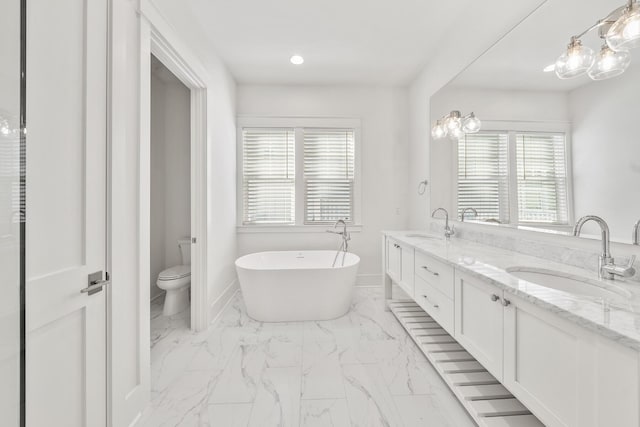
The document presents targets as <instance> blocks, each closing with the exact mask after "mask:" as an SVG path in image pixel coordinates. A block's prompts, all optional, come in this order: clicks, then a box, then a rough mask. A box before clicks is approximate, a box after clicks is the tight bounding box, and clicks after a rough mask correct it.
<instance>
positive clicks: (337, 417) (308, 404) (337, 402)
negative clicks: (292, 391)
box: [300, 399, 351, 427]
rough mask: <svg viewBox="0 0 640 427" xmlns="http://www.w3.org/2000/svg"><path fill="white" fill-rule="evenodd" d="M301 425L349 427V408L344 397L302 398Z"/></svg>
mask: <svg viewBox="0 0 640 427" xmlns="http://www.w3.org/2000/svg"><path fill="white" fill-rule="evenodd" d="M300 426H301V427H329V426H331V427H349V426H351V420H350V419H349V408H348V407H347V401H346V399H318V400H302V401H301V405H300Z"/></svg>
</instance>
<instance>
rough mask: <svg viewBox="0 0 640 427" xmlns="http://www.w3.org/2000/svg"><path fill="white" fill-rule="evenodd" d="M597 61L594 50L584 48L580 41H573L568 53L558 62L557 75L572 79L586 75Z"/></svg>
mask: <svg viewBox="0 0 640 427" xmlns="http://www.w3.org/2000/svg"><path fill="white" fill-rule="evenodd" d="M594 61H595V53H594V52H593V49H591V48H589V47H587V46H582V42H581V41H580V40H577V39H576V40H572V41H571V43H570V44H569V46H568V48H567V51H566V52H565V53H563V54H562V55H560V58H558V60H557V61H556V75H557V76H558V77H560V78H561V79H570V78H573V77H578V76H580V75H582V74H584V73H586V72H587V71H588V70H589V68H591V66H592V65H593V62H594Z"/></svg>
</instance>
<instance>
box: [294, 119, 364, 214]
mask: <svg viewBox="0 0 640 427" xmlns="http://www.w3.org/2000/svg"><path fill="white" fill-rule="evenodd" d="M303 133H304V195H305V199H304V200H305V214H304V222H305V224H318V223H320V224H323V223H329V222H335V221H336V220H339V219H343V220H345V221H346V222H351V221H352V219H353V177H354V168H355V162H354V157H355V153H354V145H355V144H354V135H353V130H352V129H304V130H303Z"/></svg>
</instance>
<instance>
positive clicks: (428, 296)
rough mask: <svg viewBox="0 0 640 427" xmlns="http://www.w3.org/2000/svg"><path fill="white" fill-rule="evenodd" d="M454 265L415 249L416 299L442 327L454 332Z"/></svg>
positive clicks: (451, 332)
mask: <svg viewBox="0 0 640 427" xmlns="http://www.w3.org/2000/svg"><path fill="white" fill-rule="evenodd" d="M453 277H454V270H453V267H451V266H450V265H447V264H445V263H443V262H441V261H438V260H436V259H434V258H433V257H431V256H429V255H427V254H425V253H423V252H420V251H415V275H414V290H415V292H414V293H415V295H414V300H415V301H416V302H417V303H418V304H419V305H420V306H421V307H422V308H423V309H424V311H426V312H427V313H428V314H429V315H430V316H431V317H433V319H434V320H435V321H436V322H438V323H439V324H440V326H442V328H443V329H444V330H445V331H447V332H448V333H450V334H451V335H453V333H454V304H453V292H454V291H453Z"/></svg>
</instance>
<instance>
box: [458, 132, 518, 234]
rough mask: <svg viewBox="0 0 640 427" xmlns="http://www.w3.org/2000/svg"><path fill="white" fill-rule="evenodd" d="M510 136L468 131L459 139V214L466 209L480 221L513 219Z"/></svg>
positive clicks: (498, 133) (499, 133)
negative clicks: (510, 206)
mask: <svg viewBox="0 0 640 427" xmlns="http://www.w3.org/2000/svg"><path fill="white" fill-rule="evenodd" d="M508 143H509V135H508V133H507V132H480V133H476V134H468V135H466V136H465V137H464V138H461V139H460V140H459V141H458V216H460V215H461V214H462V211H463V210H464V209H465V208H468V207H472V208H475V209H476V210H477V211H478V219H480V220H498V221H500V222H502V223H506V222H509V171H508V170H509V167H508V163H509V156H508Z"/></svg>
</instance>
